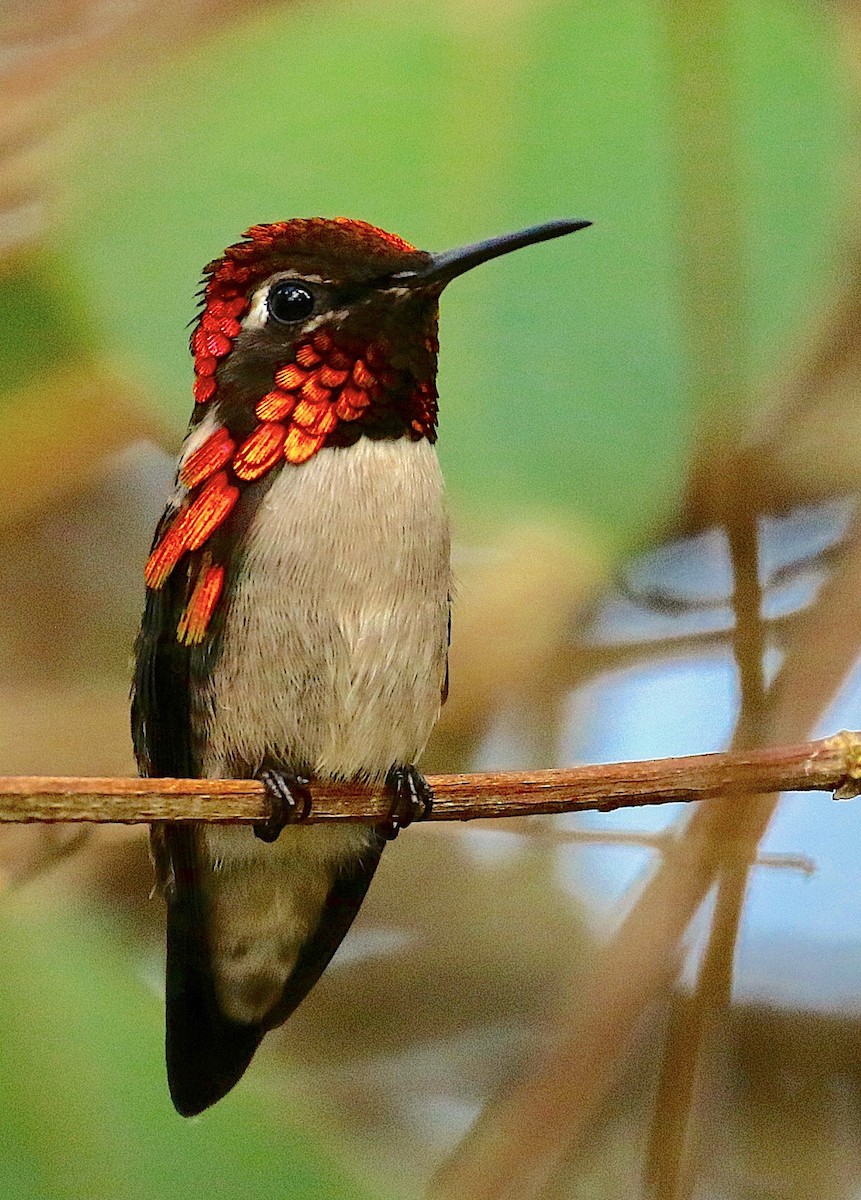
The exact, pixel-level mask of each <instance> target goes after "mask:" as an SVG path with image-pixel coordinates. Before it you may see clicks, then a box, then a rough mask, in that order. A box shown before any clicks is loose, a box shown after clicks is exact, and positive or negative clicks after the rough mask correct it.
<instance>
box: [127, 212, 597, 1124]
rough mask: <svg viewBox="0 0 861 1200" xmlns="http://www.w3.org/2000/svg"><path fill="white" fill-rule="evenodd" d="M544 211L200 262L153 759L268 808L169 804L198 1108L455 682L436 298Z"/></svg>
mask: <svg viewBox="0 0 861 1200" xmlns="http://www.w3.org/2000/svg"><path fill="white" fill-rule="evenodd" d="M588 224H590V222H588V221H577V220H560V221H552V222H549V223H546V224H543V225H538V226H535V227H534V228H530V229H526V230H523V231H521V232H518V233H511V234H507V235H504V236H501V237H496V238H492V239H490V240H488V241H483V242H478V243H476V244H473V245H469V246H465V247H463V248H461V249H458V250H453V251H447V252H444V253H437V254H432V253H428V252H426V251H423V250H418V249H416V248H415V247H414V246H412V245H411V244H410V243H409V242H407V241H404V240H403V238H400V237H398V236H397V235H395V234H392V233H387V232H385V231H384V230H382V229H379V228H377V227H375V226H373V225H370V224H367V223H366V222H364V221H358V220H351V219H347V218H344V217H336V218H331V219H330V218H323V217H313V218H299V219H293V220H288V221H281V222H276V223H273V224H261V225H255V226H253V227H252V228H251V229H249V230H248V231H247V232H246V233H245V234H243V236H242V239H241V240H240V241H238V242H237V243H236V244H235V245H232V246H229V247H228V248H227V249H226V250H225V251H224V253H223V255H222V256H221V257H220V258H217V259H215V260H214V261H213V262H211V263H209V265H208V266H207V267H206V268H205V269H204V279H203V284H202V287H201V291H200V293H199V296H200V298H201V311H200V313H199V315H198V317H197V319H196V321H195V323H194V329H193V332H192V334H191V346H190V348H191V353H192V355H193V358H194V376H195V378H194V385H193V390H194V401H195V404H194V410H193V414H192V417H191V423H190V426H189V430H188V434H187V436H186V438H185V441H184V443H183V445H182V449H181V453H180V458H179V462H178V466H177V474H176V480H175V485H174V491H173V494H172V495H171V497H170V500H169V502H168V505H167V508H166V510H165V512H164V514H163V516H162V518H161V520H160V521H159V524H158V526H157V528H156V532H155V537H154V541H153V545H152V550H151V553H150V556H149V559H148V561H147V563H146V568H145V581H146V605H145V610H144V614H143V619H142V623H141V629H140V633H139V635H138V638H137V642H136V648H135V671H134V681H133V685H132V733H133V739H134V747H135V754H136V757H137V762H138V767H139V769H140V772H141V774H142V775H145V776H155V777H174V778H188V777H200V778H207V779H222V778H227V779H247V778H256V779H259V780H261V781H262V782H263V784H264V787H265V790H266V794H267V797H268V799H269V802H270V809H271V815H270V817H269V818H268V820H265V821H262V822H260V823H259V824H257V825H255V826H253V827H248V826H236V825H234V826H231V825H218V824H206V823H202V822H201V823H194V822H188V823H186V822H159V823H157V824H155V825H154V826H153V827H152V831H151V845H152V854H153V861H154V864H155V870H156V875H157V879H158V883H159V886H160V888H161V890H162V892H163V893H164V896H165V899H166V904H167V963H166V1038H165V1048H166V1060H167V1074H168V1086H169V1089H170V1094H171V1098H172V1100H173V1103H174V1105H175V1107H176V1109H177V1111H178V1112H179V1113H180V1114H182V1115H183V1116H191V1115H194V1114H196V1113H199V1112H202V1111H203V1110H204V1109H206V1108H208V1107H209V1106H210V1105H212V1104H214V1103H215V1102H216V1101H218V1100H220V1099H221V1098H222V1097H223V1096H224V1095H225V1094H226V1093H227V1092H228V1091H230V1089H231V1088H232V1087H233V1086H234V1085H235V1084H236V1083H237V1081H238V1080H239V1079H240V1078H241V1076H242V1075H243V1073H244V1072H245V1070H246V1068H247V1066H248V1064H249V1063H250V1061H251V1059H252V1057H253V1055H254V1053H255V1050H256V1049H257V1047H258V1045H259V1044H260V1042H261V1040H262V1038H263V1036H264V1034H265V1033H266V1032H267V1031H268V1030H270V1029H272V1028H274V1027H275V1026H277V1025H280V1024H281V1023H282V1022H284V1021H285V1020H286V1019H287V1017H288V1016H289V1015H290V1014H291V1013H292V1012H293V1010H294V1009H295V1008H296V1006H297V1005H298V1004H299V1003H300V1002H301V1001H302V999H303V998H304V997H305V996H306V995H307V993H308V991H309V990H310V989H311V988H312V987H313V986H314V984H315V983H316V982H317V980H318V979H319V978H320V975H321V974H322V972H323V971H324V969H325V967H326V966H327V965H328V963H329V961H330V959H331V958H332V956H333V955H334V953H335V951H336V950H337V948H338V946H339V945H340V943H341V941H342V939H343V938H344V936H345V934H346V933H347V930H348V929H349V927H350V925H351V923H352V921H353V918H354V917H355V915H356V913H357V911H358V909H359V906H360V905H361V903H362V900H363V898H364V896H365V893H366V892H367V890H368V886H369V884H370V882H371V879H372V877H373V874H374V871H375V870H376V867H377V863H378V862H379V860H380V855H381V853H382V850H383V847H384V846H385V844H386V841H388V840H390V839H391V838H392V837H394V836H395V835H396V834H397V832H398V830H400V829H402V828H404V827H405V826H407V825H408V824H409V823H410V822H411V821H412V820H414V819H419V818H422V817H426V816H427V815H429V813H430V809H431V805H432V803H433V796H432V792H431V789H430V787H429V786H428V783H427V781H426V780H425V779H424V777H423V776H422V775H421V773H420V772H419V770H418V768H417V766H416V763H417V761H418V760H419V757H420V755H421V753H422V750H423V749H424V746H425V743H426V742H427V740H428V737H429V736H430V733H431V730H432V729H433V726H434V724H435V722H436V720H437V717H438V716H439V711H440V706H441V705H442V703H443V702H444V701H445V697H446V694H447V689H448V645H449V639H450V632H451V615H450V608H451V568H450V555H449V525H448V518H447V515H446V508H445V504H444V501H443V481H442V476H441V473H440V468H439V463H438V460H437V455H436V450H435V442H436V436H437V400H438V396H437V389H436V372H437V353H438V349H439V343H438V340H437V328H438V314H439V298H440V293H441V292H442V290H443V288H444V287H445V286H446V285H447V284H448V283H449V282H450V281H451V280H452V279H454V278H455V277H456V276H458V275H461V274H463V273H464V272H465V271H468V270H470V269H472V268H473V267H475V266H478V265H479V264H480V263H484V262H487V261H488V260H489V259H492V258H495V257H497V256H498V255H502V254H507V253H509V252H510V251H513V250H517V249H519V248H520V247H523V246H528V245H531V244H533V243H536V242H542V241H545V240H547V239H550V238H556V237H560V236H562V235H563V234H568V233H572V232H574V231H575V230H578V229H583V228H584V227H585V226H587V225H588ZM328 780H354V781H362V782H365V783H368V784H377V785H380V784H383V785H385V787H386V789H387V791H388V793H389V795H390V797H391V808H390V814H389V818H388V821H387V822H386V823H385V824H384V825H382V826H377V827H374V826H371V825H366V824H358V823H343V822H338V823H335V822H333V823H332V824H330V825H324V824H313V823H312V824H304V825H303V818H305V817H307V816H308V814H309V812H310V808H311V802H312V790H313V784H314V781H328Z"/></svg>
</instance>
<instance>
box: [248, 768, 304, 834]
mask: <svg viewBox="0 0 861 1200" xmlns="http://www.w3.org/2000/svg"><path fill="white" fill-rule="evenodd" d="M260 782H261V783H262V784H263V786H264V788H265V789H266V797H267V799H268V800H269V806H270V813H269V816H268V817H267V818H266V820H265V821H258V822H256V823H255V825H254V836H255V837H258V838H260V840H261V842H274V841H277V839H278V835H279V834H280V832H281V830H282V829H283V828H284V826H285V825H292V824H294V823H296V822H298V821H306V820H307V819H308V816H309V814H310V812H311V792H310V790H309V788H308V784H309V783H310V780H309V779H307V778H306V777H305V776H304V775H297V774H295V773H294V772H293V771H284V770H281V769H280V768H274V767H267V769H266V770H265V771H261V772H260Z"/></svg>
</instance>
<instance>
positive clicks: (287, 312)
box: [266, 279, 314, 324]
mask: <svg viewBox="0 0 861 1200" xmlns="http://www.w3.org/2000/svg"><path fill="white" fill-rule="evenodd" d="M266 307H267V308H268V309H269V315H270V316H272V317H274V318H275V320H276V321H280V322H281V323H282V324H288V323H289V322H290V321H301V320H303V319H304V318H305V317H309V316H310V315H311V313H312V312H313V311H314V297H313V295H312V294H311V292H309V291H308V289H307V287H305V285H304V284H302V283H296V282H295V280H293V279H282V280H281V282H280V283H274V284H273V285H272V287H271V288H270V289H269V295H268V296H267V297H266Z"/></svg>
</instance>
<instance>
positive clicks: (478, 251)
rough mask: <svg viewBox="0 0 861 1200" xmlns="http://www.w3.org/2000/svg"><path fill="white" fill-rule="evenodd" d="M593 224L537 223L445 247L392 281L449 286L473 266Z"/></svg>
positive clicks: (404, 284) (417, 285) (428, 285)
mask: <svg viewBox="0 0 861 1200" xmlns="http://www.w3.org/2000/svg"><path fill="white" fill-rule="evenodd" d="M591 224H592V222H591V221H570V220H568V221H566V220H562V221H547V222H546V223H545V224H544V225H533V226H532V228H531V229H521V230H520V231H519V232H518V233H503V234H502V236H501V237H495V238H488V240H487V241H486V242H475V243H473V245H471V246H461V247H460V248H459V249H458V250H444V251H443V252H442V253H441V254H432V255H431V256H430V262H429V263H428V264H427V266H424V267H419V268H418V270H417V271H401V272H399V273H398V274H397V275H393V276H392V277H391V278H392V282H395V283H400V284H401V285H402V286H404V287H419V288H424V287H431V286H434V285H436V286H438V287H445V285H446V284H447V283H448V282H449V281H450V280H452V279H454V278H456V276H458V275H463V273H464V271H471V270H472V268H473V267H477V266H478V265H479V264H480V263H484V262H488V261H489V260H490V259H491V258H498V257H499V256H500V254H509V253H510V252H511V251H512V250H519V249H520V248H521V247H522V246H532V245H534V243H536V242H547V241H549V240H550V239H551V238H557V237H564V235H565V234H566V233H576V232H577V230H578V229H586V228H587V227H588V226H589V225H591Z"/></svg>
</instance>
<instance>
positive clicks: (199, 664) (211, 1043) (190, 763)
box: [132, 535, 385, 1116]
mask: <svg viewBox="0 0 861 1200" xmlns="http://www.w3.org/2000/svg"><path fill="white" fill-rule="evenodd" d="M157 536H158V535H157ZM186 586H187V584H186V576H185V572H184V571H182V570H180V569H177V570H175V571H174V572H173V574H172V575H171V577H170V578H169V579H168V581H167V583H166V584H165V585H164V586H163V587H162V588H161V589H159V590H158V591H152V590H149V591H148V593H147V601H146V608H145V611H144V616H143V622H142V626H141V632H140V635H139V636H138V640H137V644H136V661H135V674H134V683H133V687H132V734H133V738H134V746H135V754H136V756H137V761H138V766H139V769H140V772H141V774H142V775H148V776H156V777H175V778H193V777H195V776H197V775H198V773H199V768H198V765H197V762H196V758H195V754H194V745H193V737H192V729H191V718H190V689H191V681H192V679H193V678H194V679H197V680H199V679H201V678H202V676H203V675H204V674H205V672H206V670H207V669H208V666H209V662H208V659H207V656H206V655H205V653H204V652H203V651H202V650H201V649H200V648H196V649H189V648H187V647H185V646H183V645H181V644H180V643H179V642H178V641H177V638H176V626H177V621H178V620H179V615H180V612H181V611H182V608H183V605H184V603H185V594H186ZM249 833H250V831H249ZM384 845H385V842H384V841H383V839H382V838H379V837H375V838H374V839H373V841H372V843H371V845H370V846H369V847H368V849H367V850H366V852H365V854H364V855H363V856H362V858H361V860H360V861H359V860H357V861H356V862H355V863H354V864H353V866H352V868H351V870H350V871H349V872H348V873H345V874H344V875H343V876H342V877H341V878H339V879H338V880H337V881H336V883H335V884H334V886H333V887H332V890H331V891H330V893H329V895H328V897H327V899H326V903H325V905H324V907H323V910H322V912H321V915H320V920H319V922H318V925H317V928H316V929H315V931H314V933H313V934H312V935H311V937H310V938H309V939H308V941H307V942H306V943H305V945H304V947H303V948H302V951H301V953H300V955H299V958H298V960H297V963H296V966H295V968H294V970H293V972H292V974H291V975H290V977H289V979H288V980H287V982H286V984H285V987H284V991H283V993H282V996H281V999H280V1001H279V1002H278V1004H277V1005H276V1006H275V1008H274V1009H273V1010H272V1011H271V1012H270V1013H269V1014H268V1016H267V1018H266V1020H265V1021H264V1022H262V1023H261V1024H259V1025H243V1024H240V1023H238V1022H235V1021H230V1020H228V1019H227V1018H226V1017H224V1016H223V1015H222V1013H221V1011H220V1009H219V1006H218V1002H217V998H216V993H215V985H214V981H213V975H212V969H211V966H210V955H209V947H208V944H207V937H206V929H207V921H208V918H207V912H206V889H205V888H204V886H203V884H202V880H201V864H200V860H199V857H198V852H197V834H196V827H195V826H194V825H193V824H181V823H177V822H160V823H158V824H157V825H154V826H153V831H152V849H153V858H154V861H155V867H156V873H157V875H158V878H159V882H160V884H161V887H162V890H163V892H164V896H165V900H166V903H167V970H166V983H165V1022H166V1029H165V1034H166V1036H165V1053H166V1059H167V1076H168V1086H169V1088H170V1094H171V1099H172V1100H173V1103H174V1105H175V1107H176V1109H177V1111H178V1112H179V1113H181V1114H182V1115H183V1116H193V1115H194V1114H196V1113H199V1112H202V1111H203V1110H204V1109H205V1108H208V1107H209V1106H210V1105H212V1104H214V1103H215V1102H216V1101H217V1100H220V1099H221V1098H222V1096H224V1095H226V1094H227V1092H229V1091H230V1089H231V1088H232V1087H233V1086H234V1084H236V1083H237V1082H238V1081H239V1079H240V1078H241V1077H242V1075H243V1073H244V1072H245V1069H246V1067H247V1066H248V1064H249V1063H250V1061H251V1059H252V1057H253V1056H254V1052H255V1050H256V1049H257V1047H258V1045H259V1044H260V1041H261V1039H262V1037H263V1035H264V1034H265V1033H266V1031H267V1030H268V1029H272V1028H274V1027H275V1026H276V1025H280V1024H281V1023H282V1022H283V1021H285V1020H286V1019H287V1017H288V1016H289V1015H290V1013H291V1012H292V1011H293V1010H294V1009H295V1008H296V1006H297V1005H298V1004H299V1003H300V1002H301V1001H302V1000H303V999H304V997H305V996H306V995H307V993H308V992H309V991H310V989H311V988H312V987H313V986H314V984H315V983H316V982H317V980H318V979H319V978H320V976H321V974H322V973H323V971H324V970H325V968H326V967H327V966H328V964H329V961H330V960H331V958H332V956H333V955H334V953H335V951H336V950H337V949H338V946H339V945H340V944H341V942H342V940H343V938H344V935H345V934H346V933H347V930H348V929H349V927H350V925H351V924H352V922H353V918H354V917H355V916H356V913H357V912H358V911H359V907H360V905H361V903H362V900H363V899H364V896H365V893H366V892H367V890H368V886H369V884H370V882H371V879H372V878H373V875H374V871H375V870H376V866H377V863H378V862H379V858H380V855H381V853H382V850H383V846H384ZM204 869H205V868H204Z"/></svg>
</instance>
